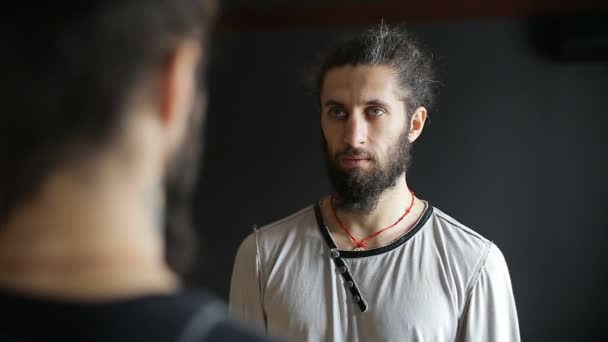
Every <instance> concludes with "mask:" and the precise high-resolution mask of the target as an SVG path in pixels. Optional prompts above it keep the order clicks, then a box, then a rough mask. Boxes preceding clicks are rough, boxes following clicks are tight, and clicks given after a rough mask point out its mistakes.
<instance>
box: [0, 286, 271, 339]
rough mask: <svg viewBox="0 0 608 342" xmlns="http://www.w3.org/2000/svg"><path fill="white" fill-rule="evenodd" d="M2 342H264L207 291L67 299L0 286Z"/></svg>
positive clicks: (0, 333) (0, 337) (0, 331)
mask: <svg viewBox="0 0 608 342" xmlns="http://www.w3.org/2000/svg"><path fill="white" fill-rule="evenodd" d="M0 341H3V342H4V341H6V342H30V341H87V342H88V341H93V342H94V341H129V342H134V341H146V342H157V341H158V342H160V341H177V342H193V341H266V339H265V338H264V337H262V336H261V335H259V334H256V333H254V332H252V331H250V330H248V329H246V328H244V327H242V326H240V325H239V324H237V323H234V322H232V321H229V320H227V319H226V316H225V311H224V306H223V304H222V303H221V302H219V301H218V300H216V299H214V298H213V297H211V296H210V295H209V294H206V293H205V292H194V291H193V292H182V293H179V294H176V295H154V296H142V297H137V298H132V299H125V300H116V301H107V302H100V303H97V302H95V303H84V302H68V301H62V300H55V299H47V298H41V297H32V296H25V295H20V294H17V293H14V292H11V291H6V290H0Z"/></svg>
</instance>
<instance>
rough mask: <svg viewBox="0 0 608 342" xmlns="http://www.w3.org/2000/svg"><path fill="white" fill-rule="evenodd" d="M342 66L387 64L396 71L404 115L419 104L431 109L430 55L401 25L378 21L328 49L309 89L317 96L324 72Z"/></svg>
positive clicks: (433, 72)
mask: <svg viewBox="0 0 608 342" xmlns="http://www.w3.org/2000/svg"><path fill="white" fill-rule="evenodd" d="M346 65H388V66H390V67H391V68H393V69H394V70H395V72H396V76H397V81H398V84H399V86H400V88H401V90H402V92H403V96H404V98H405V100H406V101H405V103H406V109H407V113H408V115H412V113H413V112H414V111H415V110H416V108H418V107H420V106H424V107H426V108H427V109H429V110H430V109H431V108H432V106H433V104H434V102H435V95H436V93H437V90H438V86H439V81H438V72H437V68H436V66H435V62H434V58H433V55H432V54H431V53H430V52H428V51H427V50H426V49H425V48H424V47H423V46H422V45H421V44H420V43H419V42H418V41H417V40H416V39H415V37H414V35H413V34H412V33H411V32H410V31H408V30H407V29H406V28H405V26H403V25H387V24H384V23H381V24H379V25H376V26H373V27H371V28H370V29H369V30H367V31H365V32H364V33H363V34H361V35H359V36H357V37H355V38H352V39H350V40H348V41H346V42H344V43H342V44H340V45H338V46H336V47H335V48H333V49H332V50H330V51H329V52H328V53H327V54H326V55H325V56H324V57H323V58H322V60H321V62H320V63H319V66H318V67H317V68H316V70H315V71H314V72H313V76H312V82H311V83H312V84H311V85H312V88H313V89H312V90H313V93H314V95H315V96H316V98H317V99H319V98H320V95H321V91H322V88H323V81H324V80H325V75H326V74H327V72H328V71H329V70H331V69H333V68H337V67H342V66H346Z"/></svg>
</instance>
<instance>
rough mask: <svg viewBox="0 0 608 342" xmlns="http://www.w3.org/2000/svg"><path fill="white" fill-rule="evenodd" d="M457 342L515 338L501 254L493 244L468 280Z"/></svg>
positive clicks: (514, 314)
mask: <svg viewBox="0 0 608 342" xmlns="http://www.w3.org/2000/svg"><path fill="white" fill-rule="evenodd" d="M457 341H460V342H471V341H479V342H481V341H483V342H519V341H520V336H519V323H518V320H517V310H516V308H515V299H514V298H513V290H512V288H511V279H510V277H509V270H508V268H507V263H506V261H505V258H504V256H503V255H502V253H501V252H500V250H499V249H498V247H496V246H495V245H494V244H491V245H490V247H489V252H488V255H487V258H486V260H485V264H484V265H483V267H482V268H481V270H480V272H479V273H478V277H477V279H476V280H474V282H473V283H472V288H471V292H470V295H469V299H468V301H467V304H466V305H465V308H464V310H463V313H462V316H461V318H460V322H459V332H458V339H457Z"/></svg>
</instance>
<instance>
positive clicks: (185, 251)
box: [164, 93, 205, 276]
mask: <svg viewBox="0 0 608 342" xmlns="http://www.w3.org/2000/svg"><path fill="white" fill-rule="evenodd" d="M202 94H203V93H200V94H199V95H198V96H197V101H196V104H195V106H194V108H193V113H192V115H190V122H189V123H188V128H187V129H188V131H187V132H186V136H185V137H184V141H183V143H182V146H181V147H180V148H179V150H178V151H177V153H176V154H175V156H174V157H173V160H172V163H171V164H170V165H169V170H168V172H167V176H166V177H165V183H164V189H165V201H164V202H165V208H164V210H165V212H164V233H165V248H166V252H165V257H166V260H167V263H168V265H169V267H170V268H171V269H172V270H173V271H175V272H177V273H179V274H181V275H182V276H184V275H185V274H186V273H187V272H188V271H189V270H190V269H191V267H192V264H193V262H194V259H195V256H196V252H197V246H198V240H197V236H196V230H195V229H194V225H193V223H192V201H193V195H194V190H195V189H196V185H197V180H198V177H197V175H198V173H199V172H200V165H199V160H200V159H201V158H202V148H203V137H202V135H201V132H202V130H203V129H204V121H205V110H204V108H205V103H204V96H203V95H202Z"/></svg>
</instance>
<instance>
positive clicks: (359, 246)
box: [329, 190, 414, 251]
mask: <svg viewBox="0 0 608 342" xmlns="http://www.w3.org/2000/svg"><path fill="white" fill-rule="evenodd" d="M410 194H412V201H411V203H410V206H409V207H408V208H407V209H406V210H405V213H403V215H401V217H400V218H399V219H398V220H397V221H396V222H395V223H393V224H391V225H390V226H388V227H386V228H382V229H380V230H379V231H377V232H375V233H373V234H371V235H368V236H367V237H365V238H363V239H361V240H357V238H356V237H354V236H353V234H351V233H350V231H349V230H348V227H346V226H345V225H344V223H342V221H340V218H338V214H336V209H335V208H334V196H333V195H332V196H331V198H330V199H329V203H330V207H331V211H332V213H334V217H335V218H336V221H337V222H338V225H339V226H340V228H342V230H343V231H344V232H345V233H346V235H348V237H350V240H351V241H352V243H353V245H355V248H354V250H355V251H362V250H365V249H366V248H367V247H366V245H365V244H366V242H367V241H368V240H369V239H371V238H374V237H376V236H378V235H380V234H382V233H384V232H385V231H387V230H389V229H391V228H393V227H394V226H396V225H397V224H399V222H401V221H402V220H403V219H404V218H405V217H406V216H407V214H409V213H410V211H411V210H412V207H413V206H414V192H413V191H411V190H410Z"/></svg>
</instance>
